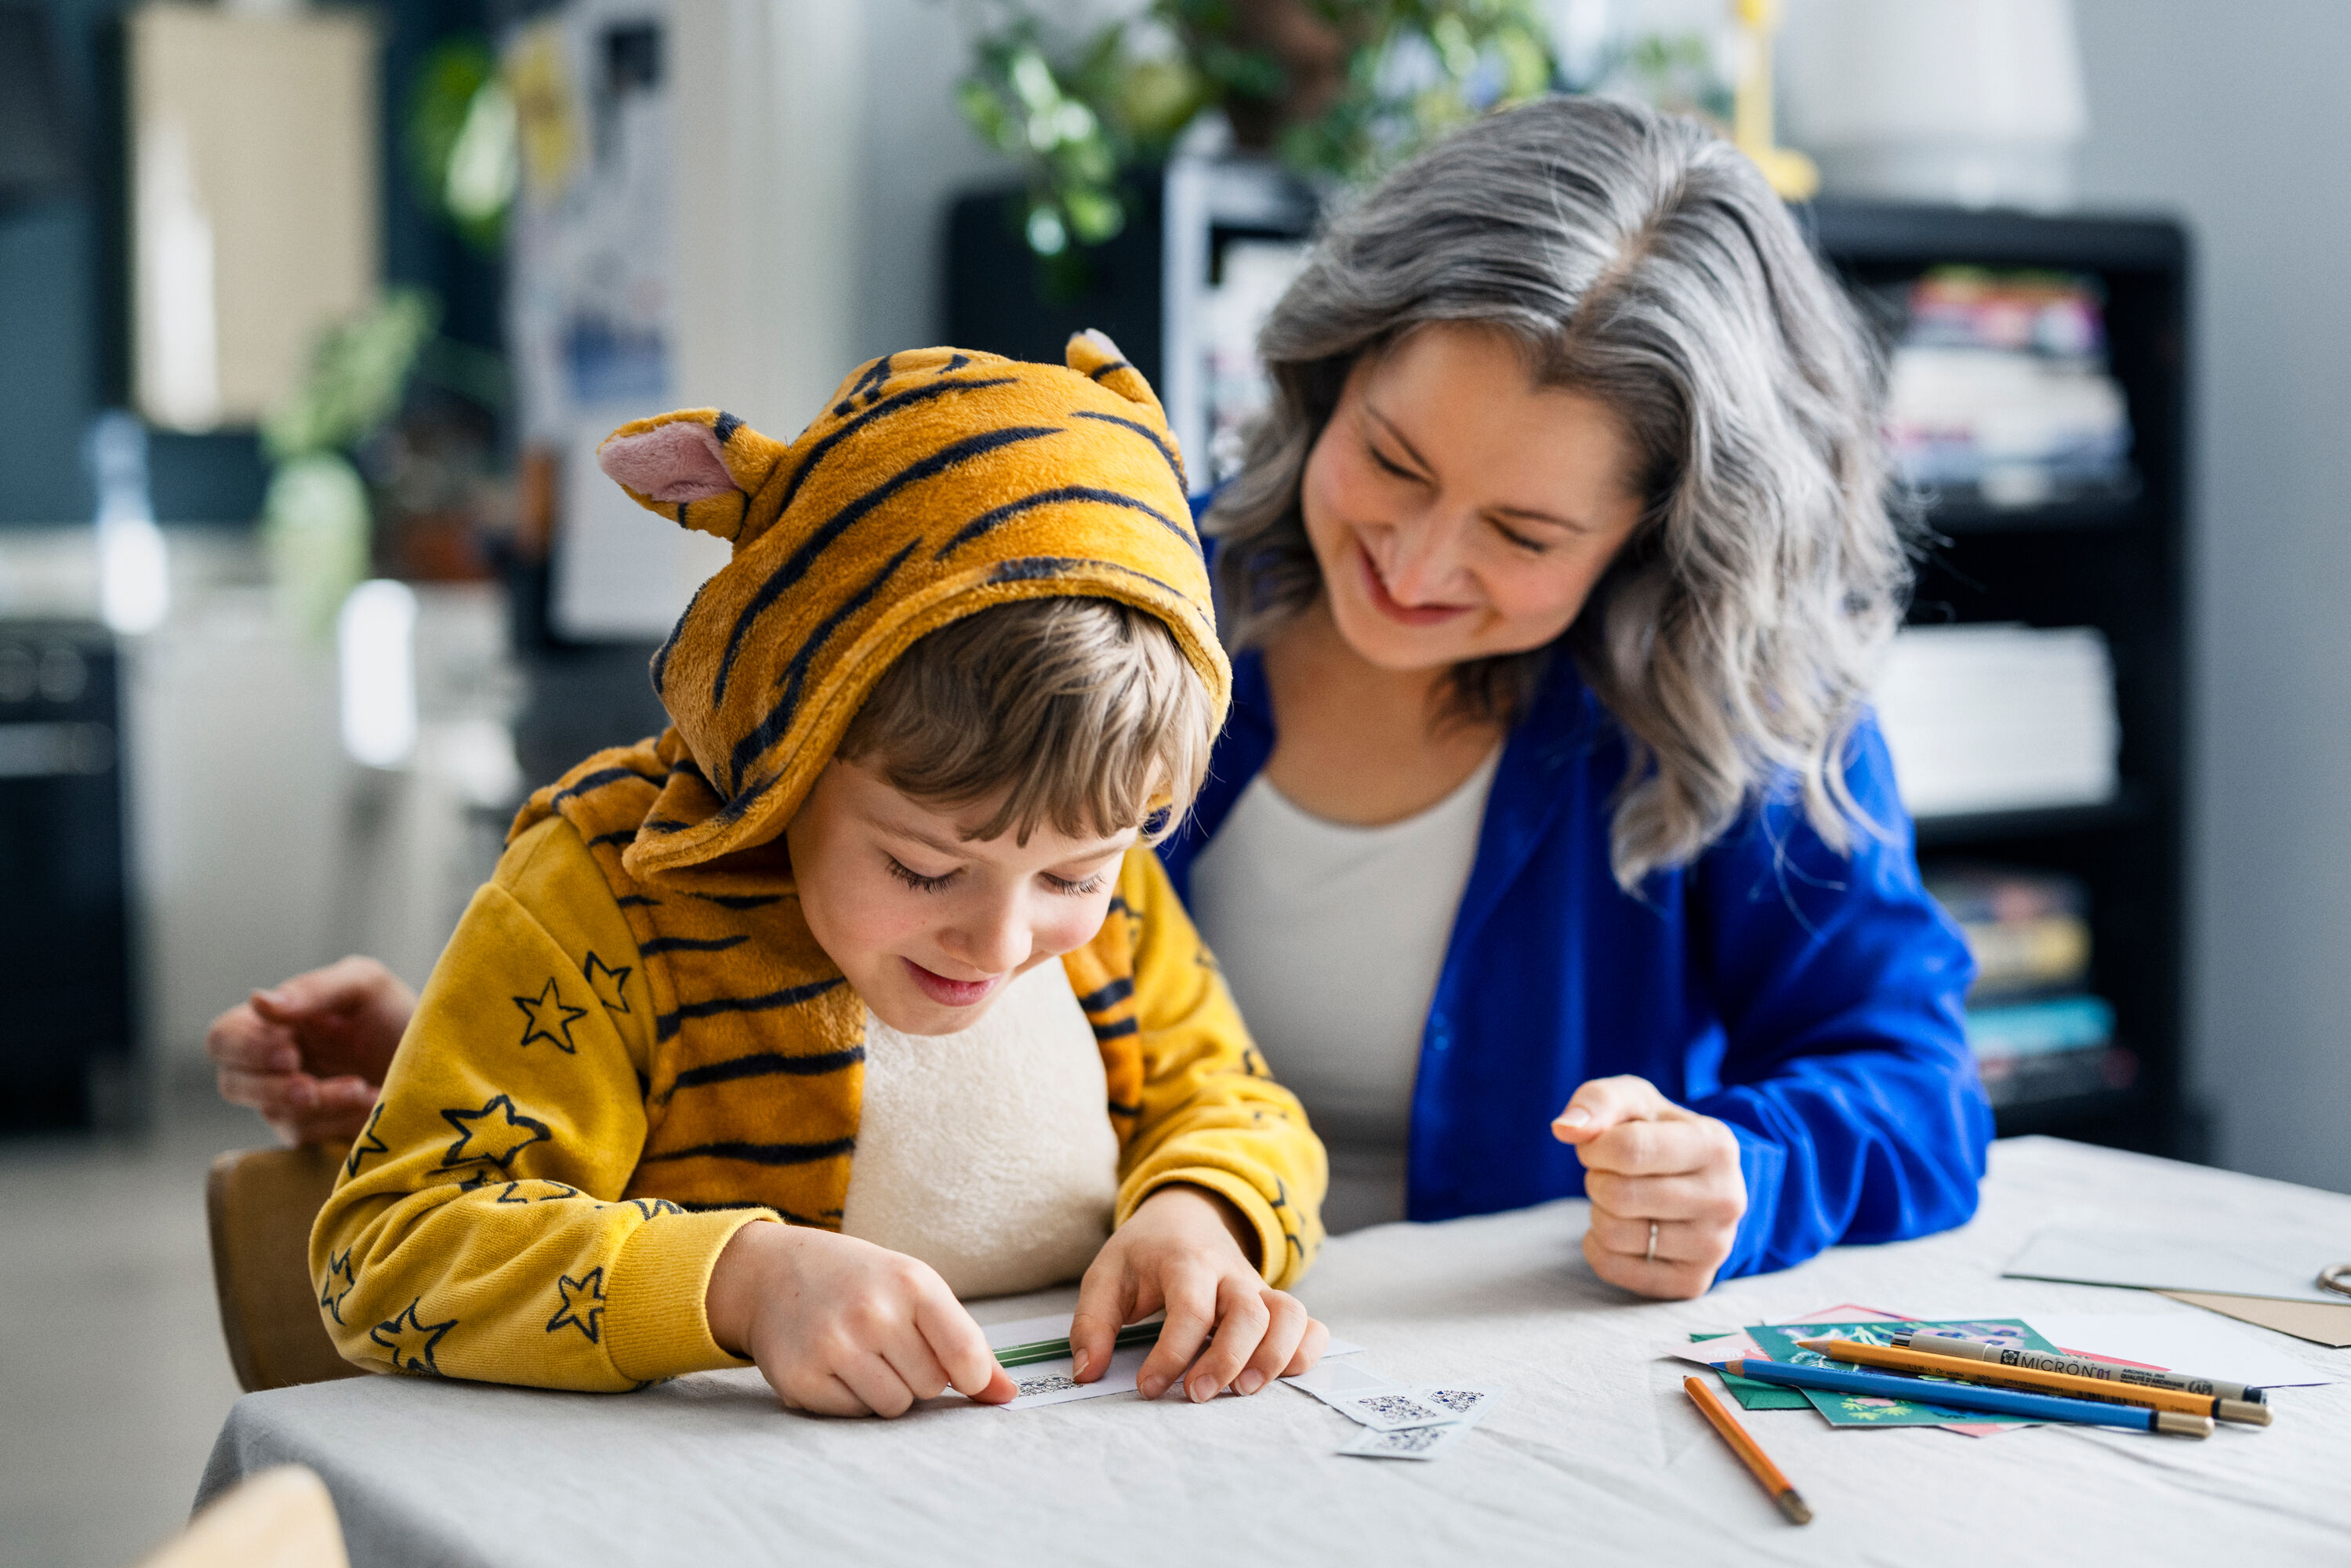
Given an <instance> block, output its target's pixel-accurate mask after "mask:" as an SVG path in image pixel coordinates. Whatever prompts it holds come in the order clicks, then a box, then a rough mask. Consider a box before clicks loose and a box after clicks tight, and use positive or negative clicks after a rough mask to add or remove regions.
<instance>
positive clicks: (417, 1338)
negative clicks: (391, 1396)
mask: <svg viewBox="0 0 2351 1568" xmlns="http://www.w3.org/2000/svg"><path fill="white" fill-rule="evenodd" d="M423 1299H424V1298H423V1297H422V1296H419V1297H418V1298H417V1299H416V1301H411V1302H409V1303H408V1310H407V1311H406V1312H402V1313H401V1314H400V1315H399V1316H398V1317H396V1318H392V1319H391V1320H390V1321H388V1322H380V1323H378V1324H376V1325H375V1327H373V1328H371V1329H370V1330H369V1331H368V1338H369V1339H371V1340H372V1341H374V1342H375V1343H377V1344H379V1345H381V1346H382V1347H383V1348H384V1349H386V1350H388V1351H390V1352H392V1365H393V1366H394V1367H395V1368H396V1369H398V1370H399V1371H402V1372H422V1373H424V1374H426V1375H429V1376H433V1377H438V1376H440V1375H441V1367H440V1364H438V1363H437V1362H435V1361H434V1359H433V1351H434V1346H436V1345H438V1344H439V1343H441V1340H442V1336H443V1335H444V1334H446V1333H448V1332H449V1331H450V1330H451V1329H453V1328H455V1327H456V1326H457V1320H456V1319H455V1318H451V1319H450V1320H449V1321H448V1322H445V1323H428V1322H424V1321H423V1319H421V1318H419V1317H418V1316H417V1315H416V1308H417V1304H418V1302H421V1301H423Z"/></svg>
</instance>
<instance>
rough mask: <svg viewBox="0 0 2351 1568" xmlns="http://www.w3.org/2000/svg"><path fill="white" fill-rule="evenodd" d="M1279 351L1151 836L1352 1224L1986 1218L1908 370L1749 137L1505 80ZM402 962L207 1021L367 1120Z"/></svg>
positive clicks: (1640, 1263) (248, 1091)
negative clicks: (1934, 731)
mask: <svg viewBox="0 0 2351 1568" xmlns="http://www.w3.org/2000/svg"><path fill="white" fill-rule="evenodd" d="M1261 346H1262V349H1263V350H1264V354H1265V358H1266V361H1267V362H1268V365H1269V367H1270V371H1271V372H1272V376H1273V381H1274V384H1275V387H1276V389H1277V394H1278V395H1277V400H1276V402H1275V405H1274V407H1273V409H1272V411H1271V412H1270V414H1269V416H1268V417H1267V418H1266V420H1265V421H1264V423H1263V424H1262V425H1261V427H1260V428H1259V430H1258V431H1257V432H1256V434H1255V435H1254V437H1253V439H1252V441H1251V444H1250V445H1249V456H1248V464H1247V466H1246V469H1245V471H1244V472H1243V473H1242V474H1241V476H1239V477H1238V478H1237V479H1236V480H1234V481H1233V482H1232V483H1231V484H1230V485H1228V486H1226V487H1225V488H1224V489H1223V490H1222V491H1221V492H1220V493H1219V494H1218V495H1217V496H1216V497H1214V498H1213V504H1212V505H1210V506H1209V507H1208V508H1207V514H1206V517H1205V519H1204V531H1205V532H1206V533H1207V535H1208V536H1209V537H1210V538H1211V539H1212V541H1213V545H1214V549H1216V551H1217V571H1218V574H1219V579H1220V583H1221V590H1222V592H1223V594H1224V597H1225V601H1226V603H1225V610H1226V612H1227V616H1228V632H1229V634H1230V639H1231V641H1232V643H1234V646H1235V650H1236V653H1237V657H1236V660H1235V688H1234V701H1233V714H1232V718H1231V721H1230V723H1229V724H1228V727H1227V729H1226V731H1225V734H1224V736H1223V737H1222V738H1221V739H1220V741H1219V742H1218V745H1217V752H1216V755H1215V758H1214V760H1213V763H1212V765H1211V769H1210V777H1209V782H1208V784H1207V788H1206V789H1204V790H1203V792H1202V793H1201V795H1200V797H1199V800H1198V801H1197V803H1196V807H1195V809H1194V811H1193V814H1192V816H1191V818H1190V819H1189V820H1188V821H1186V823H1185V824H1183V826H1182V827H1181V828H1180V829H1179V831H1177V832H1176V833H1175V835H1173V836H1172V837H1171V838H1170V839H1169V840H1168V841H1166V842H1165V844H1164V845H1163V846H1162V848H1161V851H1160V853H1161V855H1162V857H1163V858H1164V859H1165V862H1166V864H1167V867H1168V870H1169V872H1170V873H1171V874H1172V875H1173V876H1174V877H1175V882H1176V884H1177V885H1178V887H1179V888H1182V889H1184V890H1185V891H1186V896H1187V898H1188V899H1189V900H1190V902H1191V904H1192V908H1193V911H1194V914H1195V915H1196V919H1197V921H1198V924H1199V925H1200V927H1201V929H1202V931H1203V932H1204V934H1205V935H1206V936H1207V939H1208V942H1209V944H1210V946H1212V947H1213V948H1214V949H1215V950H1216V951H1217V953H1218V954H1219V955H1220V956H1221V959H1222V962H1223V965H1224V967H1225V971H1226V974H1227V977H1228V979H1229V981H1230V983H1231V985H1232V988H1233V990H1234V992H1235V993H1236V995H1237V997H1238V999H1239V1002H1240V1005H1241V1009H1242V1011H1243V1014H1244V1015H1245V1016H1246V1017H1247V1018H1248V1019H1249V1024H1250V1028H1251V1030H1252V1032H1253V1033H1254V1034H1255V1035H1256V1037H1257V1039H1258V1040H1259V1042H1260V1043H1261V1045H1262V1047H1263V1050H1264V1053H1265V1056H1266V1058H1267V1059H1268V1061H1269V1062H1270V1065H1271V1067H1272V1069H1273V1071H1275V1072H1276V1073H1277V1074H1278V1075H1279V1076H1280V1078H1281V1079H1282V1080H1283V1082H1285V1083H1287V1084H1288V1085H1290V1087H1291V1088H1293V1089H1294V1090H1296V1091H1297V1092H1298V1093H1299V1095H1300V1096H1301V1099H1303V1100H1304V1101H1305V1103H1306V1105H1307V1107H1308V1110H1309V1112H1310V1113H1311V1117H1312V1120H1313V1122H1314V1124H1315V1126H1316V1128H1317V1130H1318V1131H1320V1132H1321V1133H1322V1135H1323V1138H1324V1140H1325V1142H1326V1144H1327V1145H1329V1147H1330V1150H1331V1154H1332V1176H1333V1181H1332V1192H1331V1195H1330V1197H1329V1199H1328V1201H1327V1202H1326V1203H1325V1205H1324V1207H1323V1213H1324V1216H1325V1218H1326V1220H1327V1221H1328V1222H1329V1223H1330V1224H1331V1225H1332V1228H1333V1229H1344V1228H1349V1227H1351V1226H1353V1225H1360V1224H1364V1223H1370V1222H1374V1221H1376V1220H1380V1219H1384V1218H1405V1217H1407V1216H1408V1217H1409V1218H1414V1219H1443V1218H1451V1217H1454V1216H1458V1215H1468V1214H1479V1213H1487V1212H1491V1211H1494V1210H1498V1209H1505V1208H1513V1207H1521V1206H1524V1205H1527V1204H1532V1203H1539V1202H1542V1201H1544V1200H1547V1199H1551V1198H1556V1197H1572V1196H1575V1195H1577V1194H1583V1195H1586V1196H1588V1197H1590V1198H1591V1200H1592V1205H1593V1215H1592V1224H1591V1228H1590V1230H1589V1232H1588V1233H1587V1235H1586V1237H1585V1239H1584V1243H1583V1247H1584V1252H1585V1255H1586V1256H1587V1258H1588V1259H1589V1260H1591V1263H1592V1265H1593V1269H1594V1270H1596V1271H1597V1272H1598V1273H1599V1274H1600V1275H1601V1276H1602V1277H1603V1278H1604V1279H1606V1280H1609V1281H1614V1282H1615V1283H1617V1284H1619V1285H1621V1286H1624V1287H1625V1288H1626V1289H1628V1290H1632V1291H1638V1292H1640V1293H1643V1294H1646V1295H1652V1296H1694V1295H1697V1294H1698V1293H1700V1292H1701V1291H1705V1290H1706V1289H1707V1288H1708V1285H1709V1284H1711V1283H1712V1282H1713V1281H1715V1280H1716V1279H1718V1278H1721V1277H1726V1276H1729V1275H1734V1274H1742V1273H1751V1272H1755V1271H1758V1270H1767V1269H1776V1268H1784V1267H1786V1266H1787V1265H1789V1264H1792V1263H1794V1262H1798V1261H1800V1260H1802V1259H1805V1258H1808V1257H1810V1256H1811V1255H1812V1254H1813V1253H1814V1252H1816V1251H1818V1250H1820V1249H1822V1248H1823V1247H1826V1246H1829V1245H1832V1244H1834V1243H1836V1242H1839V1241H1882V1240H1892V1239H1896V1238H1900V1237H1907V1236H1916V1235H1919V1234H1923V1233H1925V1232H1928V1231H1931V1230H1936V1229H1939V1228H1944V1227H1947V1226H1950V1225H1955V1224H1958V1223H1959V1222H1960V1221H1961V1220H1964V1219H1965V1218H1968V1216H1969V1215H1970V1214H1971V1213H1972V1212H1973V1211H1974V1208H1975V1202H1976V1183H1977V1178H1978V1177H1979V1176H1980V1174H1981V1171H1982V1168H1983V1155H1984V1145H1985V1143H1986V1141H1987V1140H1988V1139H1989V1137H1990V1135H1991V1113H1990V1112H1989V1110H1988V1109H1987V1108H1986V1105H1985V1103H1984V1099H1983V1093H1982V1091H1981V1089H1980V1085H1979V1083H1978V1082H1977V1079H1976V1074H1975V1071H1974V1068H1973V1066H1972V1064H1971V1061H1970V1056H1969V1054H1968V1050H1967V1046H1966V1041H1965V1038H1964V1035H1963V1032H1962V1026H1961V1013H1960V1002H1961V998H1962V997H1963V996H1964V995H1965V993H1966V990H1967V988H1968V983H1969V981H1970V978H1971V976H1972V967H1971V965H1970V960H1969V957H1968V954H1967V949H1966V947H1965V946H1963V945H1962V943H1961V941H1960V939H1959V934H1958V932H1957V931H1956V930H1955V929H1954V928H1953V927H1952V926H1951V925H1950V924H1949V922H1948V921H1947V920H1946V919H1944V918H1943V916H1942V915H1940V913H1939V912H1938V910H1937V908H1936V906H1935V905H1934V904H1933V902H1932V901H1931V900H1929V899H1928V897H1927V895H1926V894H1925V893H1924V892H1923V891H1922V890H1921V888H1920V886H1919V883H1918V876H1917V865H1916V863H1915V861H1914V858H1913V855H1912V850H1911V840H1910V829H1909V823H1908V821H1907V818H1906V817H1905V815H1904V813H1903V811H1902V808H1901V805H1900V802H1899V800H1898V798H1897V796H1896V791H1895V788H1894V779H1893V772H1892V767H1891V764H1890V763H1889V761H1888V759H1887V757H1886V747H1885V744H1884V742H1883V740H1882V739H1881V738H1880V737H1879V735H1878V732H1877V729H1876V725H1875V724H1874V723H1873V722H1872V720H1871V719H1870V716H1869V715H1868V712H1867V710H1866V708H1865V706H1864V703H1863V695H1864V693H1865V690H1866V688H1867V684H1868V679H1869V675H1870V673H1871V666H1872V664H1873V662H1874V661H1875V659H1876V657H1877V656H1878V655H1879V654H1880V653H1882V651H1883V650H1884V648H1885V645H1886V640H1887V639H1888V637H1889V636H1890V635H1891V633H1892V632H1893V629H1894V626H1895V623H1896V619H1897V617H1898V613H1899V611H1900V608H1901V602H1902V599H1903V596H1904V594H1905V593H1906V591H1907V587H1908V571H1907V556H1906V554H1905V551H1904V549H1903V541H1902V539H1901V537H1900V535H1899V532H1898V530H1897V528H1896V523H1895V521H1894V519H1893V518H1892V517H1890V516H1889V514H1888V511H1887V508H1886V465H1885V459H1884V456H1883V453H1882V450H1881V446H1880V443H1879V437H1878V434H1877V430H1876V413H1877V399H1878V394H1879V380H1880V377H1879V367H1878V365H1877V363H1876V359H1875V357H1874V355H1873V353H1872V352H1871V350H1870V349H1869V347H1868V345H1867V342H1866V340H1865V338H1864V336H1863V334H1862V332H1861V330H1860V328H1859V326H1858V324H1857V322H1856V320H1855V316H1854V313H1853V311H1852V310H1851V309H1850V308H1849V307H1848V306H1847V304H1846V302H1845V301H1844V298H1843V297H1842V295H1841V294H1840V293H1839V291H1838V290H1837V288H1836V287H1835V285H1834V283H1833V282H1832V281H1831V280H1830V279H1829V278H1828V277H1826V275H1825V274H1824V273H1823V270H1822V269H1821V267H1820V266H1819V264H1818V263H1817V262H1816V261H1815V260H1814V259H1813V256H1811V255H1810V253H1809V252H1808V251H1807V249H1806V247H1805V246H1804V243H1803V241H1802V237H1801V236H1800V235H1798V233H1797V232H1796V228H1795V225H1794V224H1793V223H1792V221H1791V219H1790V217H1789V215H1788V214H1787V212H1786V210H1785V209H1784V208H1782V206H1781V204H1780V203H1779V202H1778V201H1777V199H1776V198H1775V197H1774V196H1773V195H1772V193H1771V190H1770V188H1769V187H1768V186H1767V185H1766V184H1765V183H1764V181H1763V179H1762V177H1761V174H1760V173H1759V172H1757V170H1756V169H1755V168H1754V166H1753V165H1752V164H1751V163H1750V162H1748V161H1747V159H1746V158H1745V157H1744V156H1743V155H1742V154H1740V152H1737V151H1735V150H1734V149H1733V148H1731V147H1730V146H1729V145H1728V144H1727V143H1725V142H1723V141H1719V140H1718V139H1716V138H1715V137H1713V136H1712V135H1710V134H1709V133H1708V132H1707V131H1705V130H1704V129H1702V128H1701V127H1699V126H1698V125H1696V124H1693V123H1691V122H1689V121H1687V120H1674V119H1669V118H1666V117H1663V116H1660V115H1657V114H1654V113H1651V112H1649V111H1646V110H1640V109H1635V108H1628V107H1625V106H1623V105H1617V104H1610V103H1604V102H1600V101H1596V100H1593V99H1551V100H1546V101H1542V102H1539V103H1534V104H1530V105H1527V106H1524V107H1521V108H1518V109H1514V110H1508V111H1506V112H1503V113H1500V114H1497V115H1494V116H1491V117H1489V118H1488V119H1486V120H1481V121H1479V122H1478V123H1476V124H1474V125H1472V126H1470V127H1468V129H1466V130H1464V131H1460V132H1459V133H1458V134H1457V135H1455V136H1453V137H1452V138H1451V139H1449V140H1448V141H1445V142H1444V143H1442V144H1440V145H1439V146H1437V147H1436V148H1435V149H1433V150H1431V151H1430V152H1427V153H1426V154H1425V155H1424V156H1422V157H1421V158H1419V159H1417V160H1416V161H1415V162H1412V163H1411V164H1409V165H1408V166H1406V167H1405V168H1404V169H1403V170H1401V171H1399V172H1397V173H1395V175H1393V176H1391V177H1390V178H1389V179H1388V180H1387V181H1386V182H1385V183H1383V184H1382V185H1381V186H1380V187H1379V188H1378V189H1377V190H1376V191H1374V192H1373V193H1371V194H1370V195H1369V196H1368V197H1367V198H1365V199H1364V201H1363V202H1362V203H1361V204H1358V205H1356V206H1354V207H1353V208H1352V209H1351V210H1349V211H1347V212H1345V213H1344V214H1342V215H1341V216H1340V217H1339V218H1338V219H1337V220H1336V221H1335V222H1334V223H1333V224H1332V225H1331V228H1330V230H1329V232H1328V233H1327V234H1326V235H1324V236H1323V238H1322V241H1321V243H1320V244H1319V245H1318V246H1316V248H1315V250H1314V252H1313V254H1312V256H1311V258H1310V259H1309V261H1308V263H1307V265H1306V267H1305V269H1304V271H1303V272H1302V274H1301V276H1300V277H1299V278H1298V280H1297V282H1296V283H1295V284H1294V285H1293V286H1292V287H1291V288H1290V291H1289V293H1288V294H1287V295H1286V296H1285V297H1284V298H1283V299H1282V301H1281V302H1280V306H1279V307H1278V308H1276V309H1275V311H1274V313H1273V316H1272V318H1271V319H1270V322H1269V323H1268V325H1267V327H1266V329H1265V332H1264V336H1263V338H1262V340H1261ZM410 1005H413V1004H411V1003H410V1001H409V999H408V998H406V996H405V993H404V992H403V991H402V990H401V988H400V986H399V982H398V981H396V980H394V979H392V977H391V976H389V975H388V974H385V973H383V972H382V971H381V967H379V966H371V964H370V963H369V961H366V960H346V961H345V963H344V964H343V965H341V966H338V967H335V968H333V969H329V970H323V971H319V972H318V973H317V974H314V975H310V976H304V977H300V978H299V979H298V980H296V981H293V982H289V983H288V985H287V987H286V988H283V989H282V990H281V992H280V993H278V994H277V996H275V997H267V996H265V997H260V998H256V1002H255V1003H254V1004H252V1005H251V1006H249V1007H247V1008H243V1009H236V1010H235V1012H232V1013H230V1014H228V1015H225V1016H224V1018H223V1019H221V1020H220V1022H219V1023H218V1024H216V1025H215V1027H214V1051H215V1054H216V1055H218V1056H220V1057H221V1059H222V1061H223V1075H222V1082H223V1088H224V1090H225V1092H229V1093H230V1094H231V1096H232V1097H233V1098H237V1099H242V1100H245V1101H246V1102H248V1103H257V1104H261V1105H263V1106H264V1108H265V1110H266V1111H267V1112H268V1113H271V1114H272V1115H273V1119H275V1120H277V1121H278V1122H279V1123H280V1124H281V1125H286V1126H287V1127H289V1129H292V1130H296V1131H298V1132H307V1133H310V1134H321V1133H324V1134H332V1133H334V1132H337V1131H347V1130H348V1129H349V1128H351V1127H355V1126H356V1125H357V1123H358V1121H359V1119H360V1117H362V1116H363V1115H364V1113H365V1108H366V1105H367V1104H368V1103H370V1102H371V1100H372V1098H373V1090H372V1082H371V1081H372V1080H374V1079H378V1078H380V1077H381V1061H383V1060H388V1058H389V1056H390V1054H391V1050H392V1044H393V1043H394V1042H395V1041H396V1040H397V1038H398V1027H397V1021H396V1020H397V1019H401V1018H404V1016H405V1013H406V1010H407V1009H408V1007H409V1006H410ZM387 1030H389V1032H387ZM338 1067H340V1068H342V1069H344V1070H346V1071H347V1073H348V1075H347V1076H343V1077H340V1078H334V1079H327V1078H325V1077H324V1072H326V1071H334V1070H335V1069H336V1068H338ZM309 1069H316V1070H319V1075H318V1076H313V1073H312V1071H308V1070H309Z"/></svg>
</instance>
